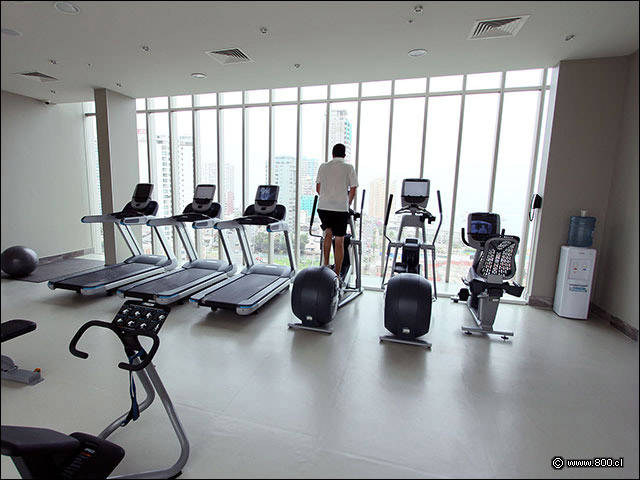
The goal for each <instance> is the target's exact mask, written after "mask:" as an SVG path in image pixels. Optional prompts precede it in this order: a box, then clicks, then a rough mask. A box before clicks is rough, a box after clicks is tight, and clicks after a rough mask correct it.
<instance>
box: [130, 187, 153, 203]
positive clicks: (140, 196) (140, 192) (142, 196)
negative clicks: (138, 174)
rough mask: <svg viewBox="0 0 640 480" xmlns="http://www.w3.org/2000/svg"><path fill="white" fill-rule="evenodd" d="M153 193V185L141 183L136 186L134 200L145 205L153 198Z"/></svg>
mask: <svg viewBox="0 0 640 480" xmlns="http://www.w3.org/2000/svg"><path fill="white" fill-rule="evenodd" d="M152 191H153V184H151V183H139V184H138V185H137V186H136V190H135V191H134V192H133V199H134V200H135V201H136V202H138V203H144V202H146V201H147V200H149V199H150V198H151V192H152Z"/></svg>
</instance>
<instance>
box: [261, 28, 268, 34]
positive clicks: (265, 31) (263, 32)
mask: <svg viewBox="0 0 640 480" xmlns="http://www.w3.org/2000/svg"><path fill="white" fill-rule="evenodd" d="M268 32H269V30H267V27H260V33H261V34H262V35H266V34H267V33H268Z"/></svg>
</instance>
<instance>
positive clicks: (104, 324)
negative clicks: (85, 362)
mask: <svg viewBox="0 0 640 480" xmlns="http://www.w3.org/2000/svg"><path fill="white" fill-rule="evenodd" d="M91 327H102V328H108V329H109V330H111V331H113V332H115V333H116V334H117V332H116V331H115V327H114V326H113V325H111V324H110V323H109V322H103V321H101V320H90V321H88V322H87V323H85V324H84V325H82V326H81V327H80V329H79V330H78V331H77V332H76V334H75V335H74V336H73V338H72V339H71V343H70V344H69V351H70V352H71V354H72V355H74V356H76V357H80V358H89V354H88V353H87V352H83V351H82V350H78V349H77V348H76V345H77V344H78V341H79V340H80V337H82V335H84V332H86V331H87V330H89V329H90V328H91Z"/></svg>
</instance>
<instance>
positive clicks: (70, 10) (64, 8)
mask: <svg viewBox="0 0 640 480" xmlns="http://www.w3.org/2000/svg"><path fill="white" fill-rule="evenodd" d="M53 7H54V8H55V9H56V10H58V11H59V12H62V13H67V14H69V15H77V14H79V13H80V7H79V6H77V5H76V4H74V3H71V2H55V3H54V4H53Z"/></svg>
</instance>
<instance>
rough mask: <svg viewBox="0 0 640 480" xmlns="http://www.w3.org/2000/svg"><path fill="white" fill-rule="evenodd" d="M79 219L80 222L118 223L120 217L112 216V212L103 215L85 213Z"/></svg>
mask: <svg viewBox="0 0 640 480" xmlns="http://www.w3.org/2000/svg"><path fill="white" fill-rule="evenodd" d="M80 221H81V222H82V223H120V219H119V218H116V217H114V216H113V214H112V213H107V214H105V215H85V216H84V217H82V218H81V219H80Z"/></svg>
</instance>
